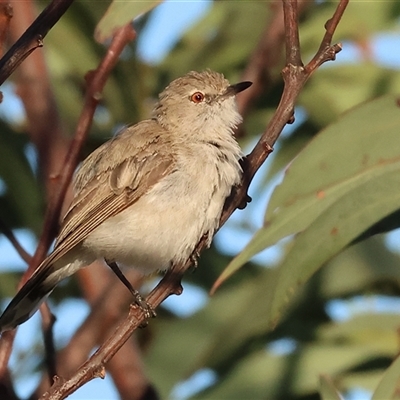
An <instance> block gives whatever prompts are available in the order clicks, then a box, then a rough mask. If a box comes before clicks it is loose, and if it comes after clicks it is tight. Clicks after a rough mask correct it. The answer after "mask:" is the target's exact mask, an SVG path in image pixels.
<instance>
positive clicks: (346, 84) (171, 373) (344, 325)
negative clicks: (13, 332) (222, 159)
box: [0, 0, 400, 400]
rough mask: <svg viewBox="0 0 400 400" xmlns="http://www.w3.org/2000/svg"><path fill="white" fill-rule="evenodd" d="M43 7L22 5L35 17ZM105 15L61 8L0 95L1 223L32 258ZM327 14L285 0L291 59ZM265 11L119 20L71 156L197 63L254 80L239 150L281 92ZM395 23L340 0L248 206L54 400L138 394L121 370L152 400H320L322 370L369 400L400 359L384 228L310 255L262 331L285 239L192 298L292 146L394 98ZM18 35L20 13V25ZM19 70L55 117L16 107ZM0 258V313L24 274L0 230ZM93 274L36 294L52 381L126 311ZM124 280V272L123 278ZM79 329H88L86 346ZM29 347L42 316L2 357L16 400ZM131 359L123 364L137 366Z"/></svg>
mask: <svg viewBox="0 0 400 400" xmlns="http://www.w3.org/2000/svg"><path fill="white" fill-rule="evenodd" d="M46 4H47V3H46V2H35V3H34V4H33V5H34V6H35V7H36V10H37V11H39V10H41V9H42V8H43V7H44V6H45V5H46ZM108 5H109V4H108V2H96V3H94V2H90V1H83V0H77V1H76V2H75V3H74V4H73V5H72V6H71V7H70V9H69V10H68V11H67V13H66V14H65V15H64V16H63V17H62V18H61V20H60V21H59V22H58V23H57V24H56V26H55V27H54V28H53V29H52V30H51V31H50V33H49V34H48V36H47V37H46V39H45V46H44V49H43V50H38V51H36V52H37V53H39V52H40V53H41V56H39V57H41V58H42V62H43V60H44V64H40V61H39V62H36V64H35V65H32V64H31V65H29V64H28V63H29V62H30V61H29V59H28V60H27V61H26V62H24V64H23V65H26V67H25V68H26V70H24V68H23V67H22V66H21V70H18V71H17V72H16V73H15V74H13V75H12V77H11V78H10V79H9V80H8V81H7V82H6V83H5V84H4V85H3V86H2V91H3V95H4V99H3V102H2V104H1V105H0V222H1V225H2V226H3V227H7V228H9V229H11V230H12V231H13V232H14V234H15V235H16V237H17V238H18V240H19V241H20V242H21V244H22V245H23V246H24V248H25V249H26V250H27V251H28V252H29V253H30V254H33V252H34V250H35V246H36V244H37V238H38V235H39V234H40V232H41V228H42V222H43V216H44V212H45V207H46V204H47V201H48V198H49V196H50V195H51V179H50V178H49V177H50V176H51V175H52V174H55V173H57V171H58V170H59V169H60V168H62V165H63V156H64V155H65V153H66V149H67V147H66V145H67V144H68V142H69V140H70V138H71V137H72V135H73V132H74V130H75V127H76V123H77V119H78V116H79V113H80V111H81V109H82V105H83V99H84V89H85V86H84V75H85V74H86V73H87V71H89V70H90V69H93V68H95V67H96V66H97V64H98V62H99V60H100V59H101V57H102V56H103V55H104V53H105V47H104V45H102V44H99V43H97V42H96V41H95V40H94V38H93V32H94V30H95V27H96V25H97V23H98V22H99V20H100V18H101V17H102V15H103V14H104V13H105V12H106V10H107V7H108ZM336 5H337V2H336V1H324V0H318V1H314V2H313V1H307V2H305V1H304V2H299V11H300V16H301V18H300V39H301V47H302V57H303V61H304V62H307V61H309V60H310V59H311V58H312V56H313V55H314V54H315V52H316V50H317V49H318V46H319V43H320V41H321V39H322V37H323V34H324V24H325V22H326V21H327V20H328V19H329V18H330V17H331V16H332V14H333V12H334V9H335V7H336ZM280 7H281V4H280V2H270V1H246V2H244V1H243V2H238V1H190V2H189V1H171V0H167V1H165V2H163V3H162V4H160V5H159V6H157V7H156V8H155V9H153V10H152V11H150V12H149V13H146V14H145V15H142V16H141V17H139V18H137V19H135V23H134V26H135V28H136V31H137V38H136V40H135V41H133V42H132V43H131V45H130V46H128V47H127V48H126V50H125V51H124V52H123V54H122V56H121V60H120V62H119V63H118V65H117V66H116V68H115V69H114V71H113V73H112V75H111V77H110V79H109V81H108V83H107V85H106V88H105V91H104V97H103V99H102V102H101V105H100V106H99V107H98V110H97V111H96V115H95V118H94V121H93V126H92V129H91V133H90V136H89V138H88V140H87V142H86V143H85V146H84V149H83V154H82V158H83V157H85V156H86V155H87V154H89V153H90V152H91V151H93V150H94V149H95V148H96V147H98V146H99V145H100V144H101V143H103V142H104V141H105V140H107V139H109V138H110V137H111V136H112V135H113V134H115V133H116V132H117V131H118V130H119V129H120V128H121V127H123V126H124V125H126V124H128V123H134V122H137V121H139V120H141V119H145V118H148V117H149V116H150V114H151V110H152V107H153V105H154V103H155V101H156V99H157V94H158V93H159V92H160V91H161V90H162V89H163V88H164V87H165V86H166V85H167V84H168V83H169V82H170V81H171V80H173V79H174V78H176V77H178V76H181V75H183V74H185V73H186V72H188V71H190V70H203V69H205V68H211V69H214V70H216V71H219V72H222V73H223V74H225V76H226V77H227V78H228V79H229V80H230V82H231V83H235V82H238V81H240V80H241V79H242V77H243V76H246V77H249V76H251V74H254V77H255V90H256V91H257V95H256V96H254V97H253V98H252V100H251V102H247V103H245V102H244V100H243V101H242V102H240V99H239V102H240V103H239V107H240V111H241V112H242V114H243V116H244V124H243V128H242V129H241V130H240V132H239V141H240V144H241V146H242V148H243V149H244V152H245V153H248V152H250V150H251V149H252V147H253V146H254V145H255V143H256V141H257V139H258V138H259V137H260V135H261V134H262V132H263V131H264V130H265V127H266V125H267V123H268V121H269V119H270V118H271V116H272V114H273V112H274V110H275V109H276V107H277V105H278V103H279V99H280V95H281V93H282V89H283V83H282V78H281V74H280V72H281V70H282V68H283V66H284V46H283V44H284V43H283V28H282V26H283V25H282V23H281V20H280V19H278V17H277V16H279V13H280ZM18 10H19V11H18ZM19 13H20V14H19ZM22 13H23V11H22V10H21V9H18V5H17V2H15V6H14V18H13V19H12V21H11V24H14V23H15V24H16V25H17V28H15V29H14V28H12V34H11V35H10V42H11V43H12V42H13V41H15V39H16V35H17V32H18V29H20V31H21V32H22V31H23V30H24V29H23V23H24V22H23V21H21V20H20V19H18V15H21V14H22ZM399 16H400V3H397V2H387V1H374V2H364V1H356V0H354V1H351V2H350V5H349V6H348V9H347V10H346V12H345V14H344V17H343V19H342V21H341V22H340V24H339V27H338V29H337V32H336V34H335V37H334V42H342V44H343V51H342V52H341V53H339V54H338V56H337V60H336V61H335V62H329V63H327V64H325V65H323V66H322V68H320V69H319V70H318V71H317V72H316V73H315V74H314V75H313V76H312V78H311V79H310V81H309V82H308V83H307V84H306V86H305V88H304V89H303V91H302V92H301V94H300V97H299V99H298V101H297V108H296V113H295V116H296V121H295V123H294V124H293V125H290V126H287V128H285V130H284V132H283V134H282V135H281V137H280V139H279V141H278V143H277V145H276V147H275V150H274V153H273V155H272V156H271V157H269V158H268V160H267V162H266V164H265V165H264V166H263V167H262V169H261V170H260V171H259V172H258V174H257V176H256V179H255V180H254V181H253V183H252V185H251V188H250V193H249V194H250V196H251V197H252V198H253V201H252V202H251V203H250V204H249V205H248V207H247V208H246V209H245V210H243V211H236V212H235V213H234V215H233V216H232V217H231V218H230V220H229V221H228V222H227V224H226V225H225V226H224V227H223V228H222V229H221V231H220V232H219V233H218V234H217V236H216V237H215V240H214V242H213V245H212V247H211V248H210V249H209V250H207V251H205V252H204V253H203V254H202V256H201V258H200V261H199V266H198V268H197V269H196V270H194V271H192V272H189V273H187V274H186V277H185V280H184V282H183V287H184V292H183V294H182V295H181V296H179V297H176V296H175V297H171V298H169V299H168V300H167V301H165V302H164V303H163V305H162V306H161V308H160V309H159V310H158V311H157V318H156V319H154V320H152V321H151V322H150V324H149V326H148V327H147V328H146V329H143V330H140V331H139V332H137V334H136V335H135V337H134V338H132V340H131V341H130V342H128V343H127V344H126V345H125V346H124V348H123V349H122V350H121V351H120V353H119V358H118V357H116V361H115V362H114V364H113V365H111V366H110V370H109V373H108V374H107V376H106V378H105V379H104V380H99V379H96V380H94V381H92V382H90V383H89V384H87V385H85V386H84V387H83V388H81V389H79V390H78V391H77V392H76V393H74V394H73V395H71V396H70V397H69V398H71V399H87V400H90V399H119V398H124V399H128V398H131V399H133V398H141V397H134V395H133V394H132V393H133V392H134V391H135V386H134V385H133V383H134V382H135V379H136V378H133V377H134V376H140V379H139V378H138V379H139V380H140V382H142V383H143V382H146V381H148V382H151V384H152V385H153V386H154V388H155V390H156V391H157V392H158V393H159V395H160V398H166V399H167V398H169V399H177V400H178V399H179V400H180V399H189V398H190V399H199V400H200V399H277V400H283V399H293V400H312V399H319V398H320V397H319V394H318V390H319V375H320V374H326V375H328V376H330V378H331V379H332V381H333V382H334V384H335V386H336V387H337V388H338V389H339V390H340V391H341V392H342V394H343V396H344V398H345V399H346V400H356V399H357V400H360V399H369V398H370V397H371V393H372V391H373V390H374V388H375V387H376V386H377V384H378V382H379V380H380V378H381V377H382V374H383V372H384V371H385V369H386V368H387V367H388V366H389V365H390V364H391V362H392V360H393V358H394V357H395V356H396V355H397V354H398V351H399V327H400V299H399V297H398V296H399V293H400V268H399V266H400V256H399V251H400V246H399V234H398V232H397V231H395V230H393V231H391V232H389V233H386V234H380V235H375V236H373V237H371V238H369V239H367V240H365V241H362V242H359V243H358V244H356V245H354V246H351V247H348V248H347V249H345V250H344V251H342V252H341V253H340V254H339V255H337V256H336V257H334V258H333V259H332V260H331V261H329V262H328V263H326V264H325V265H324V266H323V268H321V269H320V270H319V271H318V272H317V273H316V274H314V275H313V276H312V278H311V279H309V281H308V282H307V284H306V285H304V286H303V287H302V288H301V290H300V291H299V292H298V293H297V295H296V296H295V297H294V298H293V299H292V300H291V302H290V305H289V307H288V309H287V310H286V312H285V313H284V314H283V316H282V318H281V320H280V323H279V324H278V325H277V327H276V328H275V329H274V330H271V329H270V328H271V326H270V324H269V322H268V321H267V319H266V317H265V315H266V314H267V313H268V311H267V309H268V307H269V304H268V301H269V299H268V293H267V291H268V290H269V289H268V282H269V279H270V276H271V274H272V273H273V271H274V269H275V268H276V267H278V266H279V264H280V263H281V261H282V260H283V259H284V257H285V254H286V252H287V251H288V247H289V244H290V240H291V239H290V238H289V239H288V238H287V239H284V240H282V241H280V242H278V243H277V244H276V245H274V246H272V247H270V248H268V249H267V250H265V251H263V252H261V253H259V254H258V255H256V256H255V257H253V258H252V260H251V261H250V262H248V263H247V264H246V265H245V266H244V267H243V268H241V269H240V270H239V271H238V272H237V273H235V274H234V275H233V276H232V277H231V278H230V279H229V280H228V281H227V282H225V283H224V285H223V286H222V287H221V288H220V289H219V290H218V291H217V293H216V294H215V295H214V296H213V297H210V296H209V294H208V292H209V290H210V288H211V286H212V284H213V283H214V281H215V280H216V279H217V277H218V276H219V275H220V273H221V272H222V271H223V270H224V268H225V267H226V266H227V265H228V264H229V262H230V260H231V259H232V257H234V256H236V255H237V254H238V253H240V251H241V250H242V249H243V248H244V247H245V246H246V244H247V243H248V242H249V240H250V239H251V237H252V236H253V235H254V233H255V232H256V231H257V230H258V229H259V228H261V227H262V225H263V223H264V214H265V212H266V209H267V205H268V201H269V199H270V196H271V193H272V192H273V190H274V188H275V187H276V186H277V185H278V184H279V183H280V182H281V181H282V179H283V177H284V172H285V169H286V168H287V166H288V164H289V163H290V162H291V161H292V160H293V159H294V158H295V157H296V156H297V155H298V154H299V153H300V152H301V151H302V149H303V148H305V146H306V145H307V143H309V142H310V140H312V139H313V137H314V136H316V135H317V134H318V133H319V132H320V131H321V130H323V129H324V128H326V127H327V126H329V125H330V124H332V123H334V122H335V121H337V120H338V119H339V118H340V117H341V115H343V113H346V112H348V111H349V110H351V109H352V108H353V107H355V106H357V105H359V104H362V103H364V102H367V101H369V100H372V99H375V98H377V97H379V96H382V95H384V94H388V93H399V91H400V73H399V67H400V52H399V51H398V49H399V48H400V24H399V22H400V20H399ZM28 25H29V21H28V22H27V25H25V28H26V27H27V26H28ZM13 35H14V36H15V37H13ZM262 49H267V50H268V52H267V53H266V54H264V53H263V52H262ZM43 57H44V58H43ZM260 59H261V62H262V67H261V68H260V66H258V67H257V60H260ZM256 68H258V70H257V71H256V72H254V69H256ZM35 71H37V72H38V73H39V75H41V76H42V77H43V76H44V77H45V78H46V79H48V82H49V86H48V87H47V89H46V91H45V92H46V93H47V94H46V96H48V97H46V98H47V99H51V101H50V100H48V103H49V101H50V103H51V104H52V106H51V107H50V108H51V109H52V110H53V111H52V114H51V115H53V116H54V120H53V119H52V120H48V119H46V118H40V111H38V109H36V110H33V109H32V107H33V108H35V107H34V106H35V105H37V107H38V108H40V104H37V103H40V101H41V99H42V97H39V96H41V94H40V93H38V94H32V93H34V92H31V94H30V97H29V96H27V95H26V93H25V94H24V90H26V88H27V85H28V84H29V79H32V76H34V75H35ZM30 74H33V75H32V76H31V75H30ZM250 80H252V79H250ZM27 82H28V83H27ZM37 96H38V97H37ZM41 129H42V130H41ZM373 145H374V144H373V143H371V146H373ZM310 179H312V177H311V176H310ZM298 185H299V186H301V185H302V182H298ZM0 254H1V255H2V256H1V259H0V274H1V275H0V297H1V305H2V307H5V306H6V304H7V303H8V301H9V300H10V298H11V297H12V296H13V295H14V294H15V290H16V286H17V283H18V281H19V279H20V277H21V275H22V273H23V271H24V270H25V269H26V264H25V263H24V262H23V261H22V260H21V259H20V258H19V256H18V254H17V252H16V251H15V250H14V248H13V246H12V245H11V244H10V243H9V242H8V240H7V239H6V238H5V237H4V235H0ZM96 268H97V269H94V268H92V267H89V268H88V271H85V272H83V273H82V274H79V276H78V277H73V278H72V279H70V280H68V281H66V282H65V283H63V284H62V285H60V286H59V287H58V288H57V289H56V290H55V291H54V293H53V294H52V296H51V298H50V299H49V304H50V307H51V309H52V311H53V313H54V314H55V315H56V317H57V321H56V324H55V327H54V336H55V340H56V344H57V347H58V349H60V359H61V360H63V361H62V362H61V361H60V362H61V364H62V365H61V367H60V368H61V371H63V372H64V373H65V374H68V372H71V371H74V370H76V368H77V367H78V366H79V362H77V361H76V360H75V361H74V360H73V357H72V354H76V353H81V354H80V356H82V357H84V358H83V360H84V359H85V358H86V357H87V354H88V353H90V352H92V351H93V350H94V349H95V348H96V346H97V345H98V344H99V343H101V342H102V340H104V338H105V337H107V333H109V334H111V332H112V327H113V326H115V325H116V324H117V321H118V320H119V318H122V317H123V316H124V315H125V314H126V312H127V310H128V304H129V301H130V297H129V293H128V292H127V293H123V294H122V292H124V291H125V289H124V288H123V287H122V286H121V284H120V282H116V281H115V278H114V277H113V276H112V275H111V274H110V273H109V271H108V270H107V269H106V268H105V267H104V268H102V267H99V266H96ZM96 279H98V280H99V281H101V282H102V283H101V284H100V285H99V287H98V288H97V289H96V290H97V291H96V290H94V289H91V285H95V284H96ZM132 279H138V278H137V277H136V276H133V275H132ZM157 279H158V278H157V277H150V278H147V279H145V280H144V282H143V288H142V291H143V292H144V293H145V292H146V291H149V290H151V288H152V287H153V286H154V285H155V283H156V282H157ZM120 292H121V293H120ZM96 296H97V297H96ZM107 296H108V297H107ZM100 300H101V301H100ZM104 303H106V305H104ZM112 308H114V309H115V308H117V309H118V310H119V311H118V312H119V314H118V316H117V317H113V318H114V319H112V323H110V319H109V318H108V317H107V312H110V314H112V313H113V312H114V313H115V311H109V309H112ZM96 310H101V315H102V318H97V319H96V315H95V311H96ZM88 317H90V318H93V319H92V320H91V321H92V322H91V328H90V327H89V328H88V327H87V326H86V325H85V326H86V328H84V330H83V331H80V332H81V335H88V336H86V337H90V335H92V337H93V340H92V342H90V341H89V344H88V345H87V346H88V347H87V348H85V350H80V348H79V346H78V345H77V344H76V343H75V344H74V341H73V340H72V341H71V338H77V336H76V332H77V330H78V328H79V327H81V326H82V324H83V323H84V322H85V321H87V318H88ZM110 318H111V317H110ZM81 329H82V328H81ZM94 331H96V332H97V333H96V334H97V335H99V332H101V334H104V336H101V335H100V336H98V337H96V338H94V333H93V332H94ZM81 337H82V336H81ZM102 338H103V339H102ZM63 348H66V350H62V349H63ZM43 352H44V349H43V340H42V335H41V322H40V316H39V315H35V316H34V317H33V318H32V319H31V320H29V321H28V322H27V323H26V324H24V325H22V326H21V327H20V328H19V329H18V334H17V338H16V341H15V345H14V351H13V354H12V359H11V363H10V372H11V376H12V379H13V381H14V388H15V391H16V393H17V396H19V397H20V398H28V397H29V396H31V394H32V393H35V390H37V388H38V386H39V385H45V383H43V382H42V380H43ZM85 352H86V353H85ZM133 355H135V357H138V358H135V361H133V359H134V356H133ZM133 364H134V365H133ZM138 370H140V372H138ZM135 374H136V375H135ZM61 375H62V373H61ZM129 381H130V382H129ZM41 382H42V383H41ZM132 385H133V386H132ZM41 387H43V386H41ZM129 390H132V391H133V392H131V394H132V396H131V397H129Z"/></svg>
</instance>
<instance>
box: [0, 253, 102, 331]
mask: <svg viewBox="0 0 400 400" xmlns="http://www.w3.org/2000/svg"><path fill="white" fill-rule="evenodd" d="M74 256H75V255H74V254H71V255H68V258H67V257H65V258H63V259H60V260H58V261H57V262H56V263H55V264H50V265H49V264H48V261H47V259H46V260H45V261H44V262H43V263H42V264H41V265H40V266H39V267H38V268H37V269H36V271H35V272H34V273H33V275H32V276H31V277H30V278H29V279H28V280H27V281H26V283H25V285H24V286H22V288H21V289H20V290H19V292H18V293H17V294H16V295H15V297H14V298H13V299H12V300H11V302H10V304H9V305H8V306H7V308H6V309H5V310H4V312H3V314H2V315H1V316H0V333H1V332H4V331H9V330H12V329H14V328H16V327H17V326H18V325H20V324H22V323H23V322H25V321H27V320H28V319H29V318H30V317H32V315H33V314H34V313H35V312H36V311H37V310H38V309H39V307H40V305H41V304H42V303H43V302H44V301H45V300H46V298H47V297H48V296H49V294H50V293H51V292H52V291H53V290H54V288H55V287H56V285H57V284H58V283H59V282H60V281H62V280H63V279H64V278H67V277H68V276H70V275H72V274H74V273H75V272H76V271H77V270H78V269H79V268H81V267H83V266H85V265H88V264H90V263H91V262H93V261H94V259H93V258H82V257H81V258H78V259H75V260H73V261H71V260H72V259H73V257H74Z"/></svg>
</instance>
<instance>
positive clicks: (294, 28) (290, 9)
mask: <svg viewBox="0 0 400 400" xmlns="http://www.w3.org/2000/svg"><path fill="white" fill-rule="evenodd" d="M283 10H284V12H283V15H284V20H285V27H286V29H285V40H286V65H295V66H296V67H300V66H303V62H302V61H301V54H300V38H299V29H298V26H299V24H298V19H299V15H298V11H297V1H293V0H283Z"/></svg>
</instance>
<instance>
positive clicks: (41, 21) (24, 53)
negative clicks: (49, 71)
mask: <svg viewBox="0 0 400 400" xmlns="http://www.w3.org/2000/svg"><path fill="white" fill-rule="evenodd" d="M73 1H74V0H53V1H52V2H51V3H50V4H49V5H48V6H47V7H46V8H45V9H44V10H43V11H42V13H41V14H40V15H39V16H38V17H37V18H36V20H35V21H34V22H33V24H32V25H30V26H29V28H28V29H27V30H26V31H25V33H24V34H23V35H22V36H21V37H20V38H19V39H18V41H17V42H16V43H15V44H14V45H13V46H12V47H11V49H10V50H9V51H8V52H7V53H6V54H5V55H4V57H3V58H2V59H1V60H0V85H2V84H3V83H4V81H5V80H6V79H7V78H8V77H9V76H10V75H11V74H12V73H13V72H14V71H15V69H16V68H17V67H18V66H19V65H20V64H21V63H22V61H24V60H25V58H26V57H28V56H29V54H31V53H32V51H34V50H35V49H37V48H38V47H42V46H43V38H44V37H45V36H46V35H47V33H48V32H49V30H50V29H51V28H52V27H53V26H54V24H55V23H56V22H57V21H58V20H59V19H60V18H61V17H62V15H63V14H64V13H65V12H66V11H67V9H68V8H69V6H70V5H71V4H72V3H73Z"/></svg>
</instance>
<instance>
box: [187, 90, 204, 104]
mask: <svg viewBox="0 0 400 400" xmlns="http://www.w3.org/2000/svg"><path fill="white" fill-rule="evenodd" d="M190 100H191V101H193V103H201V102H202V101H203V100H204V94H203V93H201V92H196V93H193V94H192V95H191V96H190Z"/></svg>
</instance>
